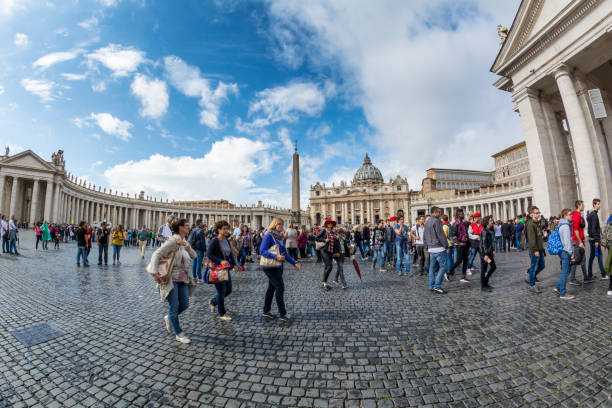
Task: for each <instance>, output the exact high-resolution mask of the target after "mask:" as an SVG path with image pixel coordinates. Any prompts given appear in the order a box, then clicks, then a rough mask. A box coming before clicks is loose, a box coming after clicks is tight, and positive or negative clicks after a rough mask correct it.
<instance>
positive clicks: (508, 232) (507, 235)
mask: <svg viewBox="0 0 612 408" xmlns="http://www.w3.org/2000/svg"><path fill="white" fill-rule="evenodd" d="M513 230H514V227H513V226H512V222H511V221H506V222H504V223H503V225H502V238H503V242H502V252H506V251H510V243H511V242H512V231H513Z"/></svg>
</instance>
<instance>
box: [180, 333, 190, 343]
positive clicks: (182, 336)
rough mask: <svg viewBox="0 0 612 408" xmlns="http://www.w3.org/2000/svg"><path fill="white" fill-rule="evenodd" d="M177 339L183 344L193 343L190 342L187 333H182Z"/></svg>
mask: <svg viewBox="0 0 612 408" xmlns="http://www.w3.org/2000/svg"><path fill="white" fill-rule="evenodd" d="M176 339H177V340H178V341H180V342H181V343H183V344H189V343H191V340H189V337H187V336H185V333H181V334H179V335H177V336H176Z"/></svg>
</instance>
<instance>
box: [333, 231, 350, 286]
mask: <svg viewBox="0 0 612 408" xmlns="http://www.w3.org/2000/svg"><path fill="white" fill-rule="evenodd" d="M348 241H349V240H348V238H347V236H346V233H345V232H344V230H343V229H341V230H340V231H338V253H339V254H340V256H339V257H338V258H337V259H336V276H335V278H334V283H335V284H336V285H338V286H342V289H344V290H346V289H347V285H346V279H345V278H344V259H345V258H348V259H350V258H351V248H350V245H349V242H348ZM338 279H340V282H338Z"/></svg>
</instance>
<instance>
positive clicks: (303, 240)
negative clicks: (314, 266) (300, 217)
mask: <svg viewBox="0 0 612 408" xmlns="http://www.w3.org/2000/svg"><path fill="white" fill-rule="evenodd" d="M297 245H298V249H299V250H300V258H301V259H305V258H306V246H307V245H308V233H307V232H306V226H304V225H302V230H301V231H300V234H299V235H298V236H297Z"/></svg>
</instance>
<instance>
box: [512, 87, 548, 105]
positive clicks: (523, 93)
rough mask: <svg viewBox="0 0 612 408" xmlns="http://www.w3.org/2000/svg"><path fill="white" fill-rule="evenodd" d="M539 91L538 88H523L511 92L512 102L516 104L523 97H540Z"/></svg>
mask: <svg viewBox="0 0 612 408" xmlns="http://www.w3.org/2000/svg"><path fill="white" fill-rule="evenodd" d="M540 93H541V91H540V90H539V89H533V88H523V89H521V90H519V91H517V92H515V93H514V94H512V102H513V103H514V104H515V105H518V104H519V103H521V102H522V101H523V100H524V99H527V98H533V99H538V98H539V97H540Z"/></svg>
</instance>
